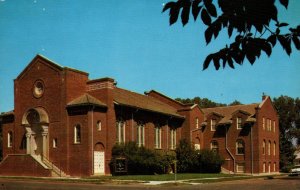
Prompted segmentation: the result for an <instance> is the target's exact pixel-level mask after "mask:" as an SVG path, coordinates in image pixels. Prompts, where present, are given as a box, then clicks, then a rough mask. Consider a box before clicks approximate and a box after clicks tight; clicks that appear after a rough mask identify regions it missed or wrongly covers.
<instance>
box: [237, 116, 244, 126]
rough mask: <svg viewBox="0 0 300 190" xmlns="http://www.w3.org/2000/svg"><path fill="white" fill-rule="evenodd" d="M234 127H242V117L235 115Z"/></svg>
mask: <svg viewBox="0 0 300 190" xmlns="http://www.w3.org/2000/svg"><path fill="white" fill-rule="evenodd" d="M236 128H237V129H242V128H243V126H242V118H241V117H237V118H236Z"/></svg>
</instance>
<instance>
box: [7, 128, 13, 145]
mask: <svg viewBox="0 0 300 190" xmlns="http://www.w3.org/2000/svg"><path fill="white" fill-rule="evenodd" d="M12 143H13V133H12V131H9V132H8V133H7V147H9V148H10V147H12Z"/></svg>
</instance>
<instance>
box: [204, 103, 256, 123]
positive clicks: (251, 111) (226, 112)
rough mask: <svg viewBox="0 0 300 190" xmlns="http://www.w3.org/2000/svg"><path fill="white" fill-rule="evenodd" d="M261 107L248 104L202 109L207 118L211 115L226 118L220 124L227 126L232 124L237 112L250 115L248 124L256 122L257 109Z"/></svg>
mask: <svg viewBox="0 0 300 190" xmlns="http://www.w3.org/2000/svg"><path fill="white" fill-rule="evenodd" d="M258 106H259V104H248V105H236V106H225V107H215V108H205V109H202V110H203V112H204V115H205V117H207V116H208V115H209V114H211V113H214V112H215V113H218V114H220V115H222V116H224V117H223V118H222V119H221V120H220V121H219V123H220V124H226V123H231V122H232V116H233V115H234V114H235V113H237V112H242V113H244V114H246V115H248V118H247V120H246V121H248V122H254V121H255V118H253V117H254V116H255V113H256V108H257V107H258Z"/></svg>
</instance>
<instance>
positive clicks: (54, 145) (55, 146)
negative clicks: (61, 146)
mask: <svg viewBox="0 0 300 190" xmlns="http://www.w3.org/2000/svg"><path fill="white" fill-rule="evenodd" d="M53 148H57V138H54V139H53Z"/></svg>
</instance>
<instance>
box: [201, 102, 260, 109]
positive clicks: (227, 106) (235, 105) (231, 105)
mask: <svg viewBox="0 0 300 190" xmlns="http://www.w3.org/2000/svg"><path fill="white" fill-rule="evenodd" d="M259 104H260V103H252V104H240V105H231V106H218V107H211V108H202V109H217V108H232V107H242V106H252V105H259Z"/></svg>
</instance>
